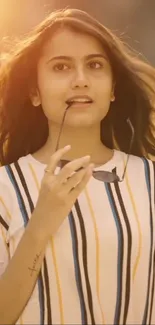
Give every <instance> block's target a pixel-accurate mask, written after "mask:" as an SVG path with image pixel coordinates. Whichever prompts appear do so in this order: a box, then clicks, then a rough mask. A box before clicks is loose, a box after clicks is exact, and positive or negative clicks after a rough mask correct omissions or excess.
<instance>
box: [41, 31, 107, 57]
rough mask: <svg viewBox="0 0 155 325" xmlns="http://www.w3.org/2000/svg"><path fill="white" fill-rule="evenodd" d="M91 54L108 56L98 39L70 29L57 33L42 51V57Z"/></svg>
mask: <svg viewBox="0 0 155 325" xmlns="http://www.w3.org/2000/svg"><path fill="white" fill-rule="evenodd" d="M91 53H93V54H94V53H103V54H105V56H107V55H106V53H105V50H104V49H103V46H102V44H101V42H100V41H99V40H98V39H97V38H96V37H94V36H92V35H89V34H86V33H84V32H79V31H75V30H72V29H70V28H68V27H65V28H63V29H62V28H60V29H58V30H57V31H55V33H54V34H53V35H52V36H51V37H50V38H49V40H48V41H47V42H46V44H45V45H44V48H43V51H42V55H43V56H46V57H49V56H50V57H51V56H55V55H65V56H74V57H82V56H86V55H88V54H91Z"/></svg>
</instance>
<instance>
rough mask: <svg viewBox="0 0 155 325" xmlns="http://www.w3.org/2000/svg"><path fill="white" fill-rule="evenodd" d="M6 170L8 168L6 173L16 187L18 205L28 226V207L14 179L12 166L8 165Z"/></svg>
mask: <svg viewBox="0 0 155 325" xmlns="http://www.w3.org/2000/svg"><path fill="white" fill-rule="evenodd" d="M5 168H6V172H7V174H8V176H9V179H10V181H11V183H12V185H13V187H14V190H15V193H16V196H17V200H18V205H19V208H20V211H21V214H22V217H23V221H24V225H25V226H26V225H27V223H28V220H29V217H28V213H27V211H26V207H25V204H24V200H23V197H22V195H21V192H20V189H19V186H18V184H17V182H16V179H15V177H14V174H13V171H12V168H11V166H10V165H7V166H5Z"/></svg>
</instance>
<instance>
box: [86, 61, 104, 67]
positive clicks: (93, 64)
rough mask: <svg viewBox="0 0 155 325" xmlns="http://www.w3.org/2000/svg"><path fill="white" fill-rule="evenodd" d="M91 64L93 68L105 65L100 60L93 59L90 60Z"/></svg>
mask: <svg viewBox="0 0 155 325" xmlns="http://www.w3.org/2000/svg"><path fill="white" fill-rule="evenodd" d="M89 66H90V68H92V69H100V68H102V67H103V63H101V62H98V61H92V62H89Z"/></svg>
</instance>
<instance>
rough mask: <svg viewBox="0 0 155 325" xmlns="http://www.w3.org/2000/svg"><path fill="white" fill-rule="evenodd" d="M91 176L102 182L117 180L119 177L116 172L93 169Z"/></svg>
mask: <svg viewBox="0 0 155 325" xmlns="http://www.w3.org/2000/svg"><path fill="white" fill-rule="evenodd" d="M93 177H94V178H95V179H98V180H99V181H102V182H104V183H113V182H115V181H119V177H118V176H117V175H116V174H114V173H110V172H105V171H93Z"/></svg>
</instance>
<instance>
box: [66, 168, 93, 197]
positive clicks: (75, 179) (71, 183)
mask: <svg viewBox="0 0 155 325" xmlns="http://www.w3.org/2000/svg"><path fill="white" fill-rule="evenodd" d="M86 172H87V168H82V169H81V170H80V171H79V172H76V173H74V174H73V175H72V176H71V177H69V178H68V179H67V180H66V181H64V182H63V186H62V187H61V192H62V193H63V194H68V193H69V192H70V191H71V190H72V189H73V188H75V187H76V186H77V184H78V183H79V182H80V181H81V180H82V178H83V176H84V175H85V173H86Z"/></svg>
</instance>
